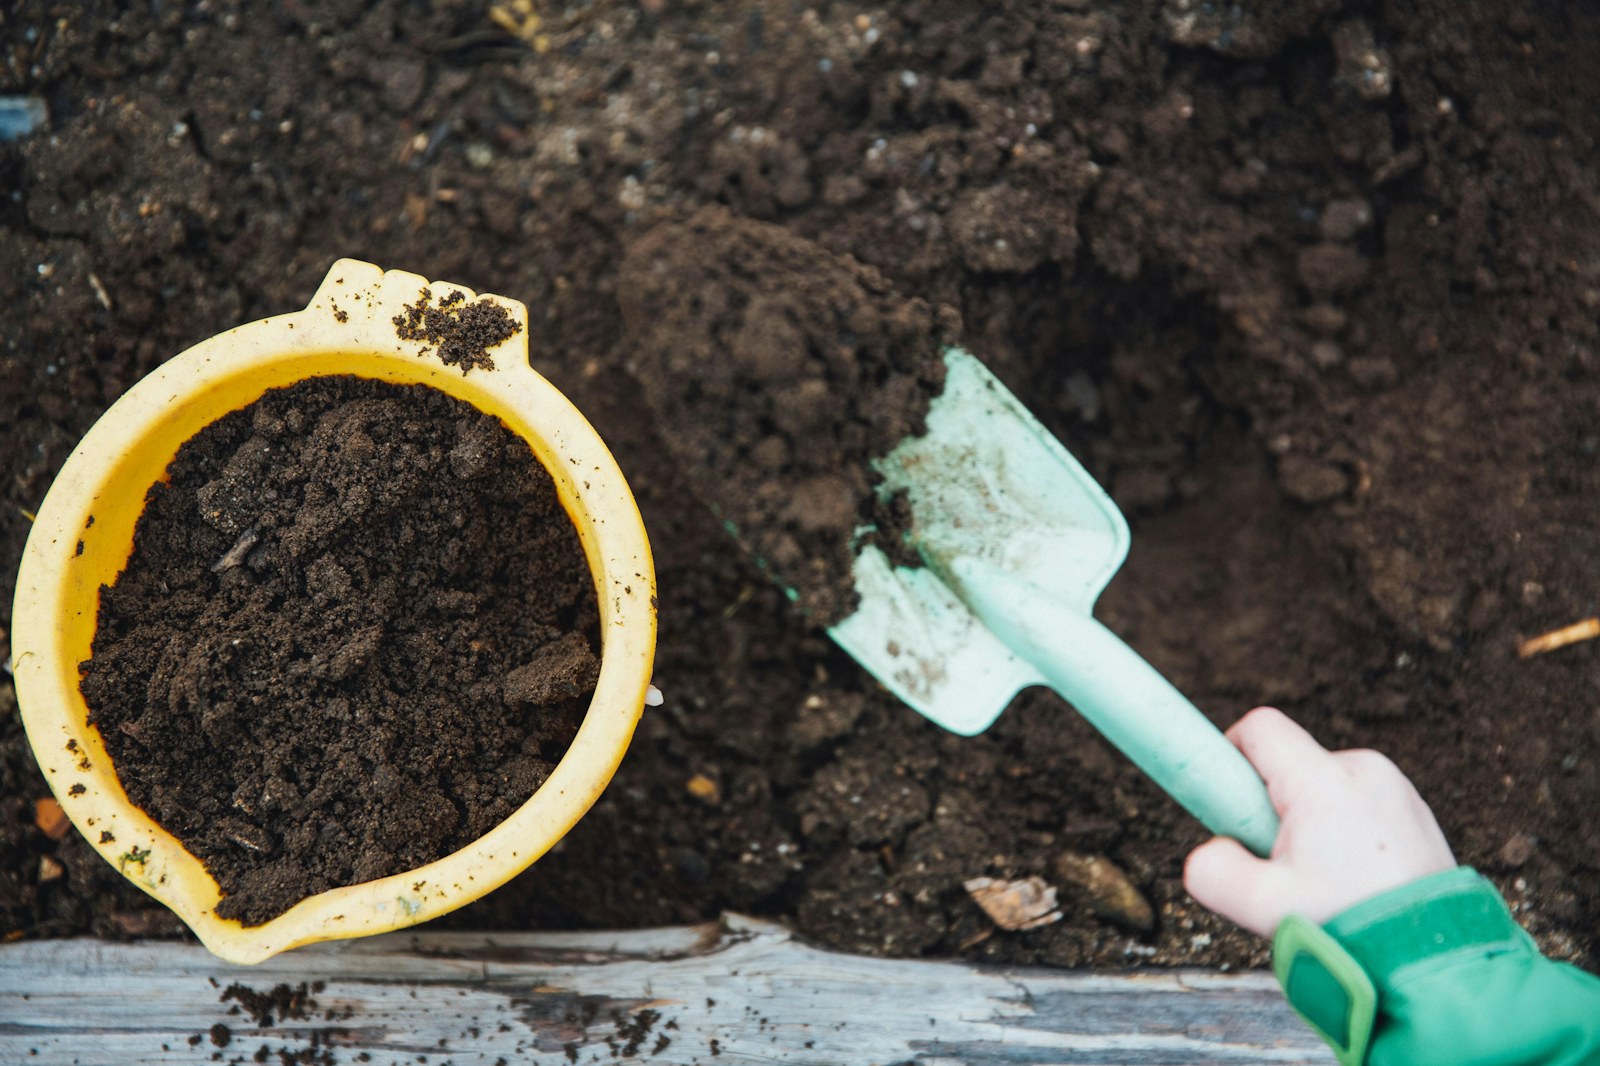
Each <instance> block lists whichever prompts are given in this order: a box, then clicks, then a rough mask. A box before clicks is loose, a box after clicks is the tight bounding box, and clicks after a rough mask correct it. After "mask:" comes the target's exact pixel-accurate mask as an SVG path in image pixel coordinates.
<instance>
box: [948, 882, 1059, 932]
mask: <svg viewBox="0 0 1600 1066" xmlns="http://www.w3.org/2000/svg"><path fill="white" fill-rule="evenodd" d="M962 887H963V888H965V889H966V890H967V895H969V896H971V897H972V901H973V902H974V903H976V904H977V905H978V906H979V907H982V908H983V913H985V914H987V915H988V916H989V920H990V921H992V922H994V924H995V925H998V926H999V927H1000V928H1001V929H1008V930H1012V931H1015V930H1019V929H1037V928H1039V927H1040V926H1041V925H1049V924H1051V923H1052V922H1059V921H1060V920H1061V912H1060V911H1059V910H1057V909H1056V890H1055V889H1054V888H1052V887H1051V886H1050V885H1048V884H1046V883H1045V880H1044V878H1042V877H1024V878H1023V879H1022V880H1020V881H1002V880H997V879H995V878H993V877H974V878H973V879H972V880H970V881H968V882H966V883H965V884H964V885H962Z"/></svg>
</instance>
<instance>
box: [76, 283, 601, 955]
mask: <svg viewBox="0 0 1600 1066" xmlns="http://www.w3.org/2000/svg"><path fill="white" fill-rule="evenodd" d="M496 310H501V309H499V308H496ZM501 314H502V315H503V314H504V311H503V310H501ZM168 474H169V479H168V480H167V481H166V482H164V483H160V484H157V485H156V486H155V487H154V488H152V489H151V491H150V496H149V499H148V502H147V503H146V506H145V512H144V514H143V515H142V516H141V517H140V520H139V526H138V530H137V531H136V533H135V536H134V551H133V556H132V558H130V559H129V561H128V566H127V569H126V570H124V571H123V572H122V574H121V575H120V576H119V577H118V579H117V582H116V584H115V585H114V586H111V587H108V588H106V589H104V590H103V591H102V593H101V600H100V617H99V625H98V629H97V630H96V632H95V640H94V655H93V658H91V659H90V660H89V661H88V662H86V663H84V664H83V694H84V697H85V699H86V700H87V701H88V703H89V709H90V721H91V722H92V723H93V724H94V725H95V726H96V727H97V728H98V729H99V730H100V732H101V734H102V735H103V736H104V737H105V741H106V747H107V749H108V750H109V752H110V753H111V756H112V760H113V761H114V762H115V764H116V767H117V774H118V777H119V778H120V779H121V781H122V784H123V787H124V788H125V789H126V790H127V792H128V795H129V797H130V798H131V799H132V800H133V801H134V802H135V803H137V804H138V805H139V806H140V807H142V808H144V810H145V811H147V812H148V813H149V814H150V815H151V816H152V817H153V818H155V820H156V821H157V822H159V823H160V824H161V825H162V826H164V827H165V828H166V829H167V830H168V831H169V832H171V833H172V834H173V835H175V836H176V837H178V839H179V840H181V841H182V842H183V843H184V846H185V847H187V848H188V849H189V850H190V851H191V852H193V853H194V854H195V855H196V856H198V857H199V858H200V860H201V861H202V862H204V863H205V864H206V867H207V868H208V869H209V870H210V871H211V873H212V874H213V876H215V877H216V878H217V881H218V883H219V884H220V885H221V886H222V891H223V900H222V902H221V903H220V904H219V905H218V907H217V913H218V914H219V915H221V916H223V917H227V918H237V919H239V920H241V921H243V922H245V923H246V924H259V923H261V922H264V921H266V920H268V919H269V918H273V917H276V916H277V915H279V914H281V913H282V912H283V911H285V910H287V909H288V908H289V907H291V906H293V905H294V904H295V903H298V902H299V901H300V900H301V899H303V898H304V897H305V896H308V895H310V894H312V893H315V892H322V891H325V890H327V889H329V888H336V887H340V886H343V885H350V884H356V883H358V882H361V881H370V880H374V879H376V878H379V877H386V876H388V875H390V874H395V873H401V872H403V871H405V870H409V869H413V868H415V867H417V866H421V865H423V864H425V863H428V862H432V861H433V860H434V859H437V858H440V857H442V856H444V855H446V854H448V853H449V852H451V851H454V850H456V849H457V848H459V847H462V846H463V845H465V844H467V843H470V842H471V841H473V840H475V839H477V838H478V837H479V836H482V835H483V834H484V833H485V832H487V831H488V830H489V829H492V828H493V827H494V826H495V825H496V824H497V823H499V822H500V821H502V820H503V819H504V818H505V817H506V816H508V815H509V814H511V812H512V811H514V810H515V809H516V808H517V807H518V806H520V805H521V804H522V803H523V802H524V801H525V800H526V799H527V798H528V797H529V796H531V795H532V794H533V792H534V790H535V789H537V788H538V787H539V786H540V785H541V784H542V783H543V782H544V780H545V778H547V777H549V775H550V771H551V770H552V769H554V767H555V763H556V761H557V760H559V759H560V757H561V755H562V754H563V753H564V752H565V751H566V748H567V745H568V744H570V743H571V740H572V737H573V736H574V735H575V734H576V732H577V728H578V723H579V722H580V721H581V720H582V717H583V712H584V709H585V707H586V706H587V701H588V695H589V693H590V692H592V691H593V688H594V683H595V679H596V677H597V676H598V673H599V660H598V659H597V658H596V654H595V653H596V651H597V647H596V635H597V631H598V625H599V619H598V613H597V609H596V605H595V597H594V586H593V584H592V582H591V581H590V579H589V573H588V568H587V565H586V564H585V561H584V556H583V550H582V548H581V547H579V544H578V537H577V532H576V530H575V529H574V528H573V526H572V523H571V521H570V520H568V518H567V515H566V512H565V511H564V510H563V509H562V507H561V503H560V500H559V499H558V498H557V497H556V490H555V485H554V483H553V482H552V481H551V479H550V475H549V474H548V473H546V472H545V470H544V468H543V467H541V466H540V465H539V462H538V460H537V459H535V458H534V456H533V453H532V450H531V449H530V448H529V447H528V445H527V443H526V442H524V441H521V440H519V439H518V438H517V437H516V436H515V435H513V434H512V433H511V432H510V431H509V430H507V429H506V428H505V427H504V426H502V425H500V423H499V422H497V421H496V420H495V419H494V418H492V417H491V416H489V415H485V414H482V413H480V412H478V411H476V410H474V409H473V408H472V407H471V406H469V405H468V404H465V403H463V402H462V401H460V400H456V399H454V398H452V397H449V396H446V395H445V394H444V393H442V392H439V391H437V390H434V389H429V388H426V387H423V386H401V385H392V384H388V383H386V382H379V381H367V380H362V379H359V378H350V377H332V378H313V379H310V380H307V381H303V382H300V383H299V384H296V385H293V386H290V387H288V388H283V389H274V390H272V391H270V392H268V393H267V394H266V395H265V396H263V397H262V398H261V399H260V400H259V401H257V402H256V403H254V404H251V405H250V406H249V407H246V408H245V409H243V410H241V411H236V412H234V413H233V414H230V415H227V416H226V417H224V418H221V419H219V420H218V421H216V422H214V423H212V424H211V425H210V426H208V427H206V428H205V429H204V430H202V431H201V432H200V433H199V434H197V435H196V436H195V437H194V438H193V439H191V440H190V441H189V442H188V443H186V444H185V445H184V446H183V447H182V448H181V449H179V451H178V455H177V458H176V459H174V460H173V462H172V465H171V466H170V467H169V468H168Z"/></svg>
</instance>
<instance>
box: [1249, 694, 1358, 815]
mask: <svg viewBox="0 0 1600 1066" xmlns="http://www.w3.org/2000/svg"><path fill="white" fill-rule="evenodd" d="M1228 739H1229V740H1231V741H1233V744H1234V746H1235V747H1237V748H1238V749H1239V750H1240V751H1241V752H1243V753H1244V757H1245V758H1246V759H1249V760H1250V765H1251V766H1254V767H1255V768H1256V772H1257V773H1259V774H1260V775H1261V779H1262V780H1263V781H1265V782H1266V783H1267V792H1268V793H1269V794H1270V795H1271V797H1272V803H1273V806H1275V807H1277V808H1278V812H1279V813H1280V814H1281V813H1283V808H1284V806H1285V805H1286V803H1287V802H1288V800H1289V797H1290V796H1292V795H1293V794H1294V792H1295V791H1297V790H1299V789H1301V788H1303V787H1307V786H1313V787H1314V786H1316V785H1317V784H1319V783H1321V782H1323V781H1325V780H1326V779H1327V778H1328V777H1329V776H1330V775H1331V773H1332V771H1333V769H1334V767H1335V763H1334V760H1333V755H1332V753H1331V752H1329V751H1328V749H1327V748H1324V747H1323V746H1322V745H1321V744H1318V743H1317V741H1316V738H1315V737H1313V736H1312V735H1311V734H1310V733H1307V732H1306V731H1305V730H1304V729H1302V728H1300V726H1299V725H1297V724H1295V723H1294V722H1293V721H1291V720H1290V718H1289V716H1288V715H1286V714H1284V713H1283V712H1282V711H1280V710H1278V709H1277V708H1276V707H1257V708H1256V709H1255V710H1253V711H1251V712H1250V713H1249V714H1246V715H1245V716H1244V717H1243V718H1241V719H1239V720H1238V721H1237V722H1235V723H1234V724H1233V727H1232V728H1231V729H1229V730H1228Z"/></svg>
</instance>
